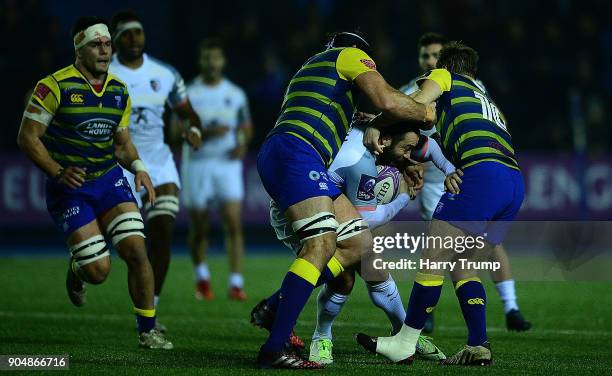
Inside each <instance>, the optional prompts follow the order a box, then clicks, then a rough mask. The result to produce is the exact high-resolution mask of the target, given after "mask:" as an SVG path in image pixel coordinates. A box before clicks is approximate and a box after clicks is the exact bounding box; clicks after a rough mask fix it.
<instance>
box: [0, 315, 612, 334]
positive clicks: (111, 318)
mask: <svg viewBox="0 0 612 376" xmlns="http://www.w3.org/2000/svg"><path fill="white" fill-rule="evenodd" d="M0 317H10V318H23V319H52V320H66V319H73V320H93V321H125V320H130V317H131V316H130V315H124V314H116V313H102V314H93V313H75V314H71V313H62V312H45V313H42V312H39V313H35V312H29V313H24V312H12V311H0ZM162 317H163V319H162V321H163V322H165V323H168V322H172V321H176V322H189V323H202V322H209V323H227V322H233V323H237V324H244V325H247V326H250V323H249V322H248V321H247V320H241V319H234V318H227V319H212V318H206V319H203V318H200V317H196V316H179V315H163V316H162ZM298 325H300V326H304V325H312V326H314V325H315V322H314V321H309V320H304V321H299V322H298ZM334 326H339V327H354V328H381V329H385V330H386V329H388V328H387V326H388V325H385V324H382V325H381V324H377V323H372V322H369V323H358V324H357V323H350V322H342V321H340V322H335V323H334ZM438 329H439V330H441V331H450V332H459V331H460V332H465V330H466V328H465V327H463V326H444V325H440V326H438ZM487 330H488V331H489V332H494V333H505V332H507V330H506V328H500V327H489V328H487ZM528 333H533V334H552V335H568V336H574V335H583V336H593V337H598V336H603V337H608V336H612V331H605V330H601V331H599V330H598V331H594V330H574V329H537V328H534V329H531V330H530V331H529V332H528Z"/></svg>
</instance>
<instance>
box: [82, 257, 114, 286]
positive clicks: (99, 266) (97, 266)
mask: <svg viewBox="0 0 612 376" xmlns="http://www.w3.org/2000/svg"><path fill="white" fill-rule="evenodd" d="M81 270H82V272H83V273H84V274H85V275H86V277H87V278H86V280H87V282H88V283H91V284H92V285H99V284H101V283H102V282H104V281H105V280H106V277H108V274H109V273H110V257H104V258H102V259H100V260H98V261H96V262H93V263H91V264H87V265H84V266H83V267H81Z"/></svg>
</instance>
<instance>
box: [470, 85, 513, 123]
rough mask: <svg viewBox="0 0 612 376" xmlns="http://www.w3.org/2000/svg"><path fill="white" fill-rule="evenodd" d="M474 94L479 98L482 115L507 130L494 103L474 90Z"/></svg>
mask: <svg viewBox="0 0 612 376" xmlns="http://www.w3.org/2000/svg"><path fill="white" fill-rule="evenodd" d="M474 96H475V97H476V98H478V99H479V100H480V104H481V105H482V117H483V118H485V119H487V120H489V121H490V122H493V123H495V124H497V126H498V127H500V128H501V129H503V130H504V131H506V132H508V130H507V129H506V123H505V122H504V119H503V117H502V116H501V114H500V113H499V110H498V109H497V106H496V105H495V103H493V102H491V101H490V100H489V99H488V98H487V97H485V96H484V95H482V94H481V93H479V92H476V91H475V92H474Z"/></svg>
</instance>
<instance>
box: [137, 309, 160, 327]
mask: <svg viewBox="0 0 612 376" xmlns="http://www.w3.org/2000/svg"><path fill="white" fill-rule="evenodd" d="M134 313H135V314H136V325H137V327H138V333H144V332H150V331H151V329H154V328H155V310H154V309H140V308H136V307H134Z"/></svg>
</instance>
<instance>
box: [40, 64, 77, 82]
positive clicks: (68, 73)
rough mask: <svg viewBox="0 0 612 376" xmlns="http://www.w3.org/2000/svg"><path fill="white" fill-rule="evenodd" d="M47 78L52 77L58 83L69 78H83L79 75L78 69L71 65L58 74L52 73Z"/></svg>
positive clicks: (57, 72)
mask: <svg viewBox="0 0 612 376" xmlns="http://www.w3.org/2000/svg"><path fill="white" fill-rule="evenodd" d="M47 77H51V78H52V79H53V80H55V81H56V82H61V81H65V80H67V79H69V78H74V77H78V78H81V77H82V76H81V74H80V73H79V71H78V70H77V69H76V67H75V66H74V65H73V64H70V65H68V66H67V67H64V68H62V69H60V70H58V71H56V72H53V73H51V74H50V75H49V76H47Z"/></svg>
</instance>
